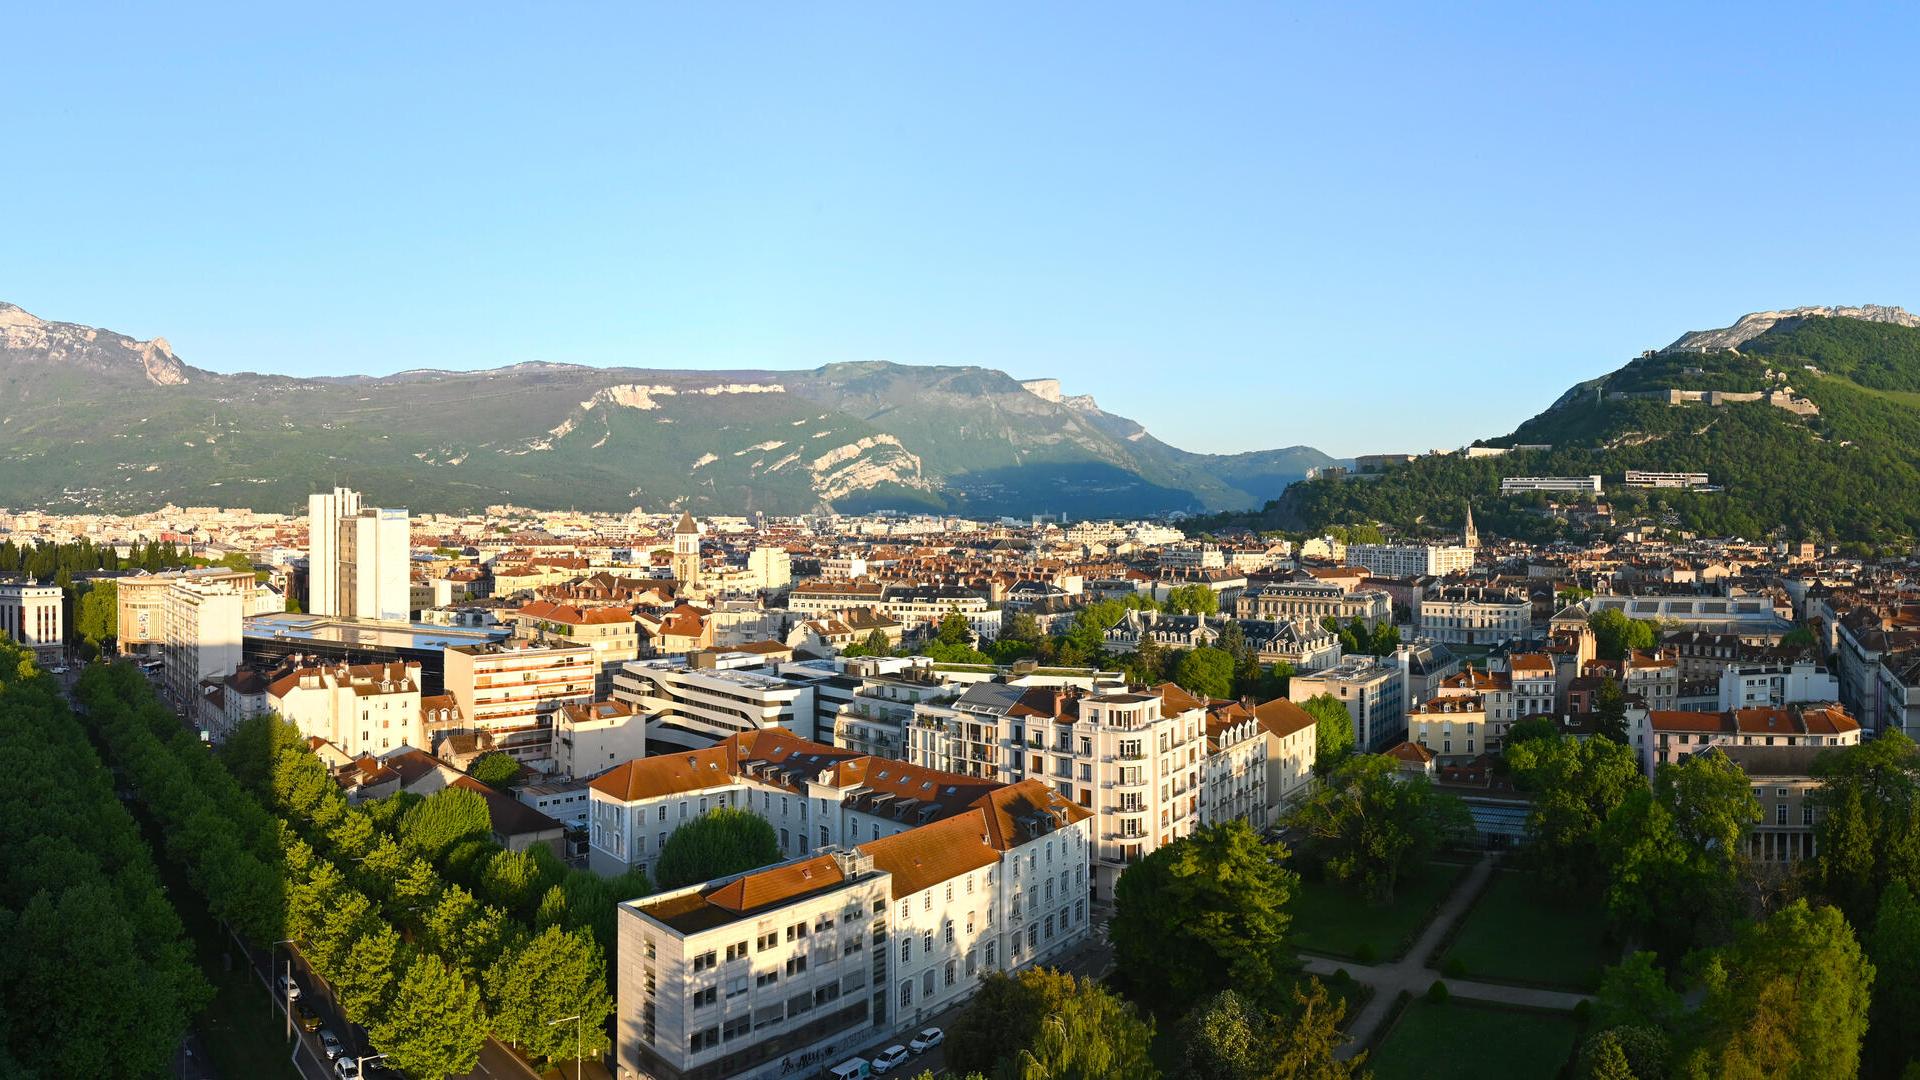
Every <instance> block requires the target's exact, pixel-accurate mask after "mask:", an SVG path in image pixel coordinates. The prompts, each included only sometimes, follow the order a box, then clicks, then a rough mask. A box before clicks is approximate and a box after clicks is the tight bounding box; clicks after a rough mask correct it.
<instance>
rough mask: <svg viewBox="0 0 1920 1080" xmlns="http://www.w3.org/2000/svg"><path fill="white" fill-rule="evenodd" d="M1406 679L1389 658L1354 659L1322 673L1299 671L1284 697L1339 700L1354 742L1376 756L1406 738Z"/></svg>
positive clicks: (1299, 699)
mask: <svg viewBox="0 0 1920 1080" xmlns="http://www.w3.org/2000/svg"><path fill="white" fill-rule="evenodd" d="M1405 679H1406V676H1405V675H1404V674H1403V673H1402V671H1401V668H1400V663H1399V661H1398V660H1396V659H1395V658H1392V657H1388V658H1386V659H1381V658H1378V657H1372V656H1353V657H1348V658H1346V659H1344V660H1342V661H1341V662H1340V663H1338V664H1336V665H1334V666H1333V667H1330V668H1327V669H1326V670H1324V671H1313V672H1301V673H1298V674H1296V675H1294V677H1293V678H1292V679H1290V680H1288V682H1287V697H1288V699H1289V700H1292V701H1295V702H1301V701H1306V700H1307V699H1308V698H1312V697H1317V696H1318V695H1320V694H1328V695H1331V696H1333V697H1335V698H1338V699H1339V700H1340V702H1341V704H1343V705H1345V706H1346V707H1347V713H1348V715H1350V716H1352V717H1353V742H1354V746H1355V747H1357V748H1358V749H1359V750H1360V751H1361V752H1363V753H1378V752H1380V751H1382V750H1385V749H1386V748H1388V747H1389V746H1392V745H1393V744H1394V743H1397V742H1400V741H1402V740H1403V739H1405V737H1406V731H1407V705H1406V692H1405Z"/></svg>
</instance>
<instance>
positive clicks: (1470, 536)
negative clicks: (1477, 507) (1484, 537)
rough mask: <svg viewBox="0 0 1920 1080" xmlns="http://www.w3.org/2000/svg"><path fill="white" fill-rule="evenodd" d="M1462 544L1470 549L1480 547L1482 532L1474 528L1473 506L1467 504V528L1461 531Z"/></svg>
mask: <svg viewBox="0 0 1920 1080" xmlns="http://www.w3.org/2000/svg"><path fill="white" fill-rule="evenodd" d="M1460 542H1461V543H1463V544H1465V545H1466V546H1468V547H1470V548H1477V547H1479V546H1480V531H1479V530H1478V529H1475V528H1474V527H1473V504H1472V503H1468V504H1467V526H1466V528H1464V529H1462V530H1460Z"/></svg>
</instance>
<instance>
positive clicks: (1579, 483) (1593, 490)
mask: <svg viewBox="0 0 1920 1080" xmlns="http://www.w3.org/2000/svg"><path fill="white" fill-rule="evenodd" d="M1524 491H1577V492H1580V493H1582V494H1586V495H1598V494H1600V476H1599V474H1598V473H1595V474H1593V475H1591V476H1507V477H1502V478H1501V480H1500V494H1502V495H1513V494H1516V493H1518V492H1524Z"/></svg>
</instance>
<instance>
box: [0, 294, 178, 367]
mask: <svg viewBox="0 0 1920 1080" xmlns="http://www.w3.org/2000/svg"><path fill="white" fill-rule="evenodd" d="M0 350H4V351H5V352H6V353H7V354H8V355H9V356H10V358H12V359H13V360H14V362H15V363H18V364H21V365H23V366H24V365H29V364H37V365H40V366H45V367H49V368H65V369H68V370H73V371H80V372H89V373H92V374H96V375H104V376H109V377H112V376H122V375H127V374H129V373H131V372H133V371H136V370H137V371H138V372H139V373H140V375H141V376H143V377H144V378H145V379H146V381H147V382H149V383H151V384H153V385H154V386H179V385H180V384H182V383H185V382H187V381H188V379H189V376H190V375H191V374H192V369H191V368H189V367H187V365H185V364H183V363H181V362H180V360H179V359H178V358H177V357H175V356H174V355H173V347H172V346H170V345H168V344H167V339H166V338H154V339H153V340H152V341H135V340H134V339H133V338H130V337H128V336H126V335H125V334H116V333H114V332H113V331H111V330H98V329H95V328H93V327H91V326H80V325H77V324H74V323H63V322H47V321H46V320H44V319H38V318H35V317H34V316H33V315H30V314H28V313H27V312H25V311H23V310H21V309H20V308H18V307H16V306H14V305H12V304H6V303H0Z"/></svg>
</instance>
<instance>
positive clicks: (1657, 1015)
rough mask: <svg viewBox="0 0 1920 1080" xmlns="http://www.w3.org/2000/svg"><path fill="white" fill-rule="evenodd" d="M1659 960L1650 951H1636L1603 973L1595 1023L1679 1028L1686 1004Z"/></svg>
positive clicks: (1667, 1028)
mask: <svg viewBox="0 0 1920 1080" xmlns="http://www.w3.org/2000/svg"><path fill="white" fill-rule="evenodd" d="M1655 961H1656V958H1655V956H1654V955H1653V954H1652V953H1650V952H1644V951H1641V952H1635V953H1633V954H1632V955H1631V956H1628V957H1627V958H1626V959H1625V960H1622V961H1620V962H1619V963H1618V964H1613V965H1610V966H1608V967H1607V968H1606V969H1605V970H1604V971H1602V972H1601V973H1600V992H1599V993H1598V994H1597V995H1595V1006H1596V1007H1595V1009H1594V1026H1595V1027H1597V1028H1614V1027H1643V1028H1653V1029H1655V1030H1657V1031H1665V1032H1673V1031H1676V1030H1678V1028H1679V1026H1680V1021H1681V1018H1682V1017H1683V1016H1684V1015H1685V1014H1686V1006H1685V1005H1684V1003H1682V1002H1681V1000H1680V995H1679V994H1677V993H1675V992H1674V991H1673V988H1672V987H1670V986H1668V985H1667V977H1666V975H1664V974H1663V973H1662V972H1661V971H1660V967H1659V964H1658V963H1656V962H1655Z"/></svg>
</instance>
